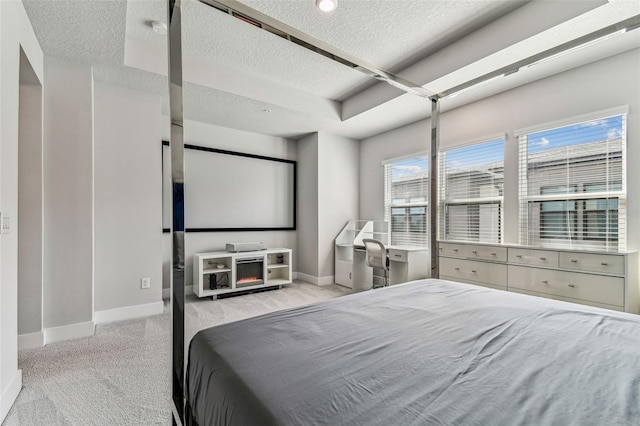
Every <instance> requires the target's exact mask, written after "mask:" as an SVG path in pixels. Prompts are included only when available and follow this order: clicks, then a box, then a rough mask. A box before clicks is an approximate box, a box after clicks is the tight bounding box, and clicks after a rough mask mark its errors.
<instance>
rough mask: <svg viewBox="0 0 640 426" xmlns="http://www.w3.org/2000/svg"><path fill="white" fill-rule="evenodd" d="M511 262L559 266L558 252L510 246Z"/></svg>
mask: <svg viewBox="0 0 640 426" xmlns="http://www.w3.org/2000/svg"><path fill="white" fill-rule="evenodd" d="M509 262H510V263H520V264H523V265H533V266H551V267H557V266H558V252H557V251H549V250H530V249H521V248H509Z"/></svg>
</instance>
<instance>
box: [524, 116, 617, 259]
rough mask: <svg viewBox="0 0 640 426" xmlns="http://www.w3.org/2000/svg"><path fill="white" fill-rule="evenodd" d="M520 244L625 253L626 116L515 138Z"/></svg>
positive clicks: (554, 128) (583, 121) (585, 121)
mask: <svg viewBox="0 0 640 426" xmlns="http://www.w3.org/2000/svg"><path fill="white" fill-rule="evenodd" d="M519 157H520V177H519V184H520V224H521V225H520V242H521V244H528V245H535V246H560V247H579V248H591V249H605V250H609V249H611V250H624V249H626V237H625V234H626V226H625V222H626V220H625V218H626V182H625V175H626V173H625V165H626V114H615V115H605V116H601V117H599V118H595V119H594V118H591V119H588V120H582V121H580V122H577V123H575V124H570V125H563V126H553V127H550V128H548V129H544V130H539V131H530V132H523V133H521V134H520V135H519Z"/></svg>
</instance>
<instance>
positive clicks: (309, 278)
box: [296, 272, 336, 286]
mask: <svg viewBox="0 0 640 426" xmlns="http://www.w3.org/2000/svg"><path fill="white" fill-rule="evenodd" d="M296 279H299V280H301V281H305V282H308V283H311V284H315V285H317V286H323V285H331V284H334V283H335V282H336V281H335V276H334V275H328V276H326V277H316V276H315V275H309V274H304V273H302V272H298V273H297V276H296Z"/></svg>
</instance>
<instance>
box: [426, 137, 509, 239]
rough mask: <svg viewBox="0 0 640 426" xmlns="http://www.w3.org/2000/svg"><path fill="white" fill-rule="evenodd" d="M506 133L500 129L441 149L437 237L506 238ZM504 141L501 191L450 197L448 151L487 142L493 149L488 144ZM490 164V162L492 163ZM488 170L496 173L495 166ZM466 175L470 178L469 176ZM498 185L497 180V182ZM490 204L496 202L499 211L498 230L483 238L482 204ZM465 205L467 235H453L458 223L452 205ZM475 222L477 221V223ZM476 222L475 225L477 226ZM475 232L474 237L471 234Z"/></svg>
mask: <svg viewBox="0 0 640 426" xmlns="http://www.w3.org/2000/svg"><path fill="white" fill-rule="evenodd" d="M506 141H507V137H506V133H500V134H497V135H491V136H487V137H483V138H478V139H474V140H471V141H466V142H462V143H458V144H454V145H452V146H450V147H447V148H446V149H441V150H440V151H439V152H438V165H439V166H438V167H439V172H438V174H439V177H438V204H439V206H438V207H439V208H438V212H439V215H440V217H439V220H438V239H439V240H440V241H452V242H453V241H460V242H473V243H478V242H480V243H490V244H502V242H503V240H504V223H505V221H504V158H505V147H506ZM495 143H501V144H502V157H501V166H499V167H498V169H501V173H502V182H501V184H500V189H498V193H499V194H500V195H497V196H496V195H493V196H480V195H478V196H475V197H466V198H450V197H448V189H449V183H450V182H449V177H448V175H447V171H448V169H447V153H450V152H451V151H459V150H463V149H467V148H476V149H477V148H479V147H480V146H481V145H483V144H487V149H490V145H489V144H495ZM489 164H491V163H489ZM487 173H496V172H495V170H487ZM467 179H470V178H468V177H467ZM494 185H495V184H494ZM476 189H477V192H478V193H481V192H482V187H481V186H478V188H476ZM487 205H496V206H497V211H496V212H495V213H492V214H495V216H496V217H497V219H498V226H497V231H496V233H495V234H494V235H492V237H491V238H483V235H485V234H486V233H483V230H482V229H481V220H480V217H481V214H482V212H481V210H482V206H487ZM461 206H465V207H466V227H464V229H466V230H467V235H468V236H467V238H452V237H451V234H452V233H453V230H455V229H457V227H453V226H452V224H451V222H450V220H449V219H450V218H451V217H452V215H451V213H450V212H451V208H455V207H461ZM471 209H475V210H477V213H476V214H475V215H474V214H473V213H472V212H471ZM474 222H475V223H474ZM474 226H475V227H474ZM470 235H473V237H469V236H470Z"/></svg>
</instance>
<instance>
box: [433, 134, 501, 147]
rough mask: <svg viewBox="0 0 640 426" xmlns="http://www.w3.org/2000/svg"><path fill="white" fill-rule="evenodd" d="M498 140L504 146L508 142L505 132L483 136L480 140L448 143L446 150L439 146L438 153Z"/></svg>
mask: <svg viewBox="0 0 640 426" xmlns="http://www.w3.org/2000/svg"><path fill="white" fill-rule="evenodd" d="M499 139H501V140H503V141H504V142H505V144H506V142H507V140H508V139H507V133H506V132H501V133H496V134H493V135H489V136H485V137H481V138H473V139H467V140H464V141H460V142H454V143H450V144H449V143H448V144H447V147H446V148H443V147H442V146H441V147H440V151H439V152H445V151H451V150H452V149H458V148H464V147H465V146H471V145H477V144H480V143H485V142H493V141H497V140H499Z"/></svg>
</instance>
